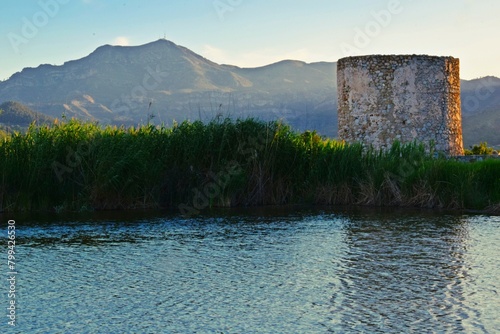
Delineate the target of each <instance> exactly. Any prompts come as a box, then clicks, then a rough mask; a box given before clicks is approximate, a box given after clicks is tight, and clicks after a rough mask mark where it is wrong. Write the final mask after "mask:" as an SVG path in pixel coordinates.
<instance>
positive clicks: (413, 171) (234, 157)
mask: <svg viewBox="0 0 500 334" xmlns="http://www.w3.org/2000/svg"><path fill="white" fill-rule="evenodd" d="M0 171H1V173H2V174H1V180H0V205H1V207H0V209H1V210H3V211H47V210H52V211H79V210H115V209H133V208H159V207H169V208H178V209H179V210H180V211H181V212H183V213H197V212H200V211H201V210H203V209H205V208H208V207H214V206H257V205H281V204H298V203H301V204H324V205H337V204H356V205H377V206H415V207H428V208H448V209H457V210H463V209H474V210H490V211H492V212H498V209H499V208H500V161H498V160H491V161H490V160H487V161H482V162H474V163H461V162H456V161H453V160H448V159H445V158H433V157H432V152H428V151H426V149H425V147H424V145H421V144H418V143H412V144H407V145H401V144H399V143H395V144H394V145H393V147H392V148H391V149H390V150H388V151H386V152H382V151H375V150H372V149H366V148H363V146H361V145H360V144H352V145H348V144H345V143H343V142H339V141H335V140H330V139H323V138H321V137H320V136H319V135H318V134H317V133H315V132H309V131H307V132H304V133H298V132H294V131H292V129H291V128H290V127H289V126H287V125H284V124H282V123H280V122H278V121H275V122H262V121H258V120H255V119H244V120H241V119H240V120H230V119H220V118H218V119H214V120H213V121H211V122H209V123H202V122H187V121H186V122H183V123H181V124H175V125H174V126H172V127H169V128H167V127H162V126H153V125H148V126H139V127H131V128H124V127H112V126H107V127H102V126H99V125H98V124H95V123H85V122H81V121H77V120H70V121H67V122H63V123H59V124H54V125H51V126H35V125H32V126H31V127H30V128H29V130H28V131H27V132H26V133H24V134H21V133H17V134H14V135H12V136H11V137H10V138H8V139H5V140H4V141H3V142H2V143H1V144H0Z"/></svg>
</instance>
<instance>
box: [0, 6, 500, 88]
mask: <svg viewBox="0 0 500 334" xmlns="http://www.w3.org/2000/svg"><path fill="white" fill-rule="evenodd" d="M1 4H2V8H1V11H0V64H1V66H0V80H6V79H8V78H9V77H10V76H11V75H12V74H14V73H16V72H19V71H21V70H22V69H23V68H25V67H37V66H39V65H40V64H52V65H61V64H63V63H64V62H66V61H69V60H74V59H80V58H83V57H85V56H87V55H89V54H90V53H92V52H93V51H94V50H95V49H97V48H98V47H99V46H102V45H105V44H111V45H131V46H132V45H141V44H146V43H149V42H152V41H155V40H158V39H159V38H166V39H168V40H170V41H172V42H174V43H176V44H178V45H182V46H185V47H187V48H189V49H191V50H192V51H194V52H196V53H198V54H200V55H202V56H204V57H205V58H208V59H210V60H212V61H214V62H216V63H219V64H230V65H236V66H240V67H258V66H264V65H268V64H271V63H274V62H277V61H280V60H284V59H294V60H302V61H305V62H308V63H309V62H317V61H337V60H338V59H340V58H342V57H347V56H355V55H368V54H429V55H437V56H453V57H457V58H460V64H461V77H462V78H463V79H475V78H479V77H484V76H488V75H494V76H497V77H500V43H499V37H498V33H499V31H500V19H499V18H498V15H499V13H500V1H498V0H349V1H348V0H2V2H1Z"/></svg>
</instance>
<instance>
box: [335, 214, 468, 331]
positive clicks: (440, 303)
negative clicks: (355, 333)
mask: <svg viewBox="0 0 500 334" xmlns="http://www.w3.org/2000/svg"><path fill="white" fill-rule="evenodd" d="M467 238H468V236H467V225H466V224H465V222H463V221H461V220H460V218H456V217H442V216H439V217H418V218H409V219H405V220H403V219H400V220H395V219H394V215H393V216H392V218H389V219H388V218H385V217H384V216H383V215H380V216H378V217H376V218H375V219H374V218H373V215H372V217H371V218H369V219H363V218H361V219H359V218H358V217H356V218H354V219H353V220H352V222H351V224H350V225H349V226H348V228H347V233H346V243H347V245H348V247H349V250H348V253H347V255H346V261H345V262H344V267H343V270H342V273H339V274H340V275H341V279H340V287H339V288H338V289H337V292H336V293H335V294H334V295H333V296H332V299H331V303H332V319H331V320H332V323H333V324H335V323H341V324H342V326H345V327H347V328H353V329H356V330H361V331H366V332H374V331H383V332H388V331H389V332H407V331H408V330H414V331H415V332H422V330H431V329H432V330H437V331H441V330H451V331H453V332H457V331H463V330H465V329H466V328H468V327H469V326H470V325H474V322H475V318H477V317H476V316H477V315H476V314H474V313H473V312H472V311H471V309H470V308H469V307H468V306H467V305H466V304H464V292H463V285H464V281H465V280H467V266H466V263H465V260H464V253H465V252H466V247H467ZM469 323H471V324H469ZM345 327H344V328H345Z"/></svg>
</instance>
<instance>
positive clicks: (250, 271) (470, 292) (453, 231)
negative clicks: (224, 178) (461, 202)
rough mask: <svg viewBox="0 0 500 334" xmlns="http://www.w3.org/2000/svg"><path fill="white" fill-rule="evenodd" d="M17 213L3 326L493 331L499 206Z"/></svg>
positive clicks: (25, 329) (496, 324)
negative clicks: (12, 278) (466, 210)
mask: <svg viewBox="0 0 500 334" xmlns="http://www.w3.org/2000/svg"><path fill="white" fill-rule="evenodd" d="M11 219H12V218H11ZM3 220H5V219H3ZM15 221H16V231H17V234H16V238H17V239H16V266H17V267H16V270H17V277H16V280H17V281H16V290H17V294H16V305H17V310H16V326H15V327H12V326H8V324H7V321H8V318H7V317H6V316H3V317H2V318H3V319H4V320H3V321H4V324H1V325H0V328H7V329H10V331H11V332H17V333H412V332H413V333H431V332H436V333H499V332H500V314H499V310H500V297H499V291H500V282H499V277H500V266H499V259H500V246H499V245H500V217H496V216H486V215H474V214H448V213H443V212H433V211H409V210H381V209H360V208H354V209H353V208H350V209H345V208H341V209H328V210H326V209H318V208H314V209H311V208H309V209H291V208H289V209H285V208H281V209H256V210H221V211H212V212H210V213H207V214H205V215H204V216H200V217H192V218H183V217H181V216H178V215H175V214H169V213H161V212H154V213H133V214H132V213H125V214H124V213H120V214H119V213H101V214H83V215H75V216H57V215H54V216H40V217H36V218H22V217H21V218H17V219H15ZM5 225H6V224H5ZM4 235H6V233H5V234H4ZM4 240H5V239H4ZM5 243H6V242H5ZM4 254H5V255H4V257H5V258H6V257H7V251H5V252H4ZM5 262H6V261H5ZM6 271H7V269H5V268H4V272H6ZM3 286H4V288H3V290H4V291H5V290H6V289H7V288H8V286H7V283H4V284H3ZM2 301H3V305H5V307H2V309H4V310H5V311H4V313H5V315H7V311H6V307H7V306H8V302H9V301H8V300H7V294H5V293H4V294H2ZM9 327H11V328H9Z"/></svg>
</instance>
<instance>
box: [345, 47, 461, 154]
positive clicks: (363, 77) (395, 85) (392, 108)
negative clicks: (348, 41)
mask: <svg viewBox="0 0 500 334" xmlns="http://www.w3.org/2000/svg"><path fill="white" fill-rule="evenodd" d="M459 72H460V63H459V60H458V59H457V58H453V57H434V56H425V55H393V56H381V55H374V56H360V57H348V58H342V59H340V60H339V61H338V64H337V85H338V99H339V101H338V102H339V103H338V104H339V106H338V115H339V133H338V135H339V138H340V139H343V140H345V141H346V142H349V143H352V142H361V143H363V144H365V145H373V147H374V148H376V149H380V148H381V149H386V148H390V147H391V145H392V143H393V142H394V141H395V140H398V141H400V142H403V143H407V142H413V141H415V140H416V141H417V142H421V143H424V144H425V145H427V146H428V145H429V144H430V143H431V142H433V143H434V144H435V149H436V150H438V151H441V152H444V153H445V154H448V155H463V152H464V150H463V141H462V116H461V109H460V73H459Z"/></svg>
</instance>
